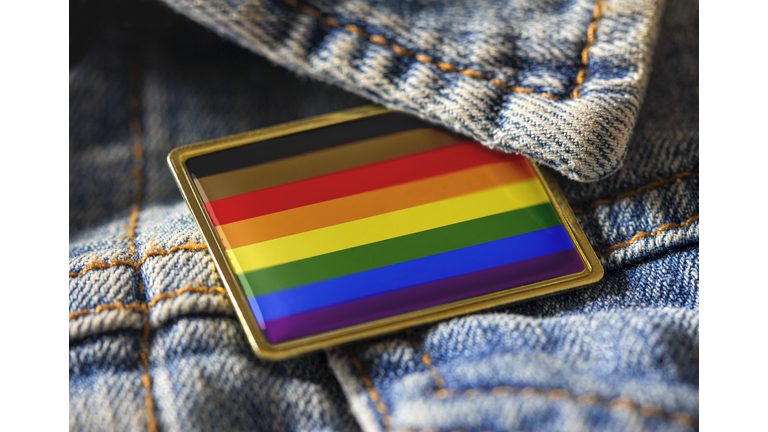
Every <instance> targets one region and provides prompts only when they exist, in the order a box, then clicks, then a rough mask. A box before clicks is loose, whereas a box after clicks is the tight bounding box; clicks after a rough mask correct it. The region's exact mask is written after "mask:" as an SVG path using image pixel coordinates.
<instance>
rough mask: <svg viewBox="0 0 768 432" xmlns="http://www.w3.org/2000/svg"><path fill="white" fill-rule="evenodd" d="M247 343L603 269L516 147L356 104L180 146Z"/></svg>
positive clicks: (195, 207)
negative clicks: (496, 146) (509, 150)
mask: <svg viewBox="0 0 768 432" xmlns="http://www.w3.org/2000/svg"><path fill="white" fill-rule="evenodd" d="M168 159H169V164H170V166H171V169H172V171H173V172H174V175H175V177H176V180H177V183H178V184H179V187H180V189H181V191H182V194H183V195H184V197H185V199H186V200H187V203H188V205H189V207H190V209H191V210H192V212H193V214H194V216H195V219H196V221H197V223H198V225H199V227H200V229H201V231H202V233H203V236H204V237H205V239H206V241H207V242H208V245H209V249H210V251H211V253H212V255H213V256H214V259H215V261H216V264H217V266H218V270H219V273H220V274H221V276H222V278H223V280H224V281H225V283H226V285H227V289H228V291H229V294H230V298H231V299H232V301H233V303H234V305H235V307H236V308H237V309H238V311H239V314H238V315H239V316H240V318H241V321H242V322H243V325H244V327H245V329H246V332H247V333H248V334H249V336H250V339H251V342H252V344H253V345H254V349H255V350H256V352H257V353H258V354H260V355H261V356H263V357H265V358H270V359H278V358H285V357H288V356H291V355H296V354H299V353H303V352H306V351H310V350H314V349H319V348H327V347H329V346H333V345H335V344H338V343H342V342H346V341H350V340H355V339H359V338H363V337H369V336H373V335H377V334H382V333H386V332H390V331H394V330H398V329H402V328H405V327H408V326H412V325H416V324H419V323H423V322H429V321H434V320H436V319H441V318H445V317H448V316H453V315H457V314H461V313H467V312H470V311H475V310H480V309H484V308H488V307H492V306H496V305H500V304H505V303H510V302H513V301H518V300H523V299H528V298H532V297H536V296H540V295H547V294H551V293H553V292H557V291H561V290H566V289H571V288H575V287H577V286H583V285H586V284H589V283H593V282H595V281H597V280H599V279H600V278H601V277H602V274H603V271H602V267H601V266H600V263H599V261H598V260H597V258H596V256H595V254H594V251H593V250H592V248H591V247H590V245H589V243H588V242H587V241H586V239H585V238H584V235H583V233H582V232H581V229H580V228H579V226H578V224H577V223H576V221H575V219H574V218H573V215H572V213H571V211H570V209H569V208H567V204H564V203H565V200H564V199H562V197H561V196H560V195H559V191H558V190H557V189H556V187H553V186H551V185H550V184H548V183H547V182H546V181H545V180H544V179H543V178H542V175H541V174H540V172H539V170H538V169H537V168H536V167H535V166H534V165H533V164H531V162H530V161H529V160H528V159H527V158H525V157H523V156H520V155H512V154H506V153H502V152H498V151H494V150H490V149H488V148H486V147H483V146H482V145H480V144H478V143H475V142H472V141H470V140H467V139H465V138H462V137H460V136H457V135H455V134H452V133H450V132H447V131H445V130H442V129H439V128H436V127H434V126H432V125H429V124H427V123H424V122H422V121H420V120H418V119H416V118H414V117H411V116H407V115H405V114H401V113H395V112H391V111H387V110H384V109H381V108H378V107H363V108H358V109H355V110H350V111H346V112H342V113H335V114H331V115H326V116H321V117H316V118H313V119H308V120H304V121H301V122H295V123H290V124H287V125H281V126H277V127H272V128H268V129H263V130H260V131H256V132H250V133H246V134H243V135H238V136H235V137H229V138H224V139H219V140H214V141H210V142H205V143H200V144H195V145H192V146H187V147H183V148H179V149H176V150H174V151H173V152H171V154H170V155H169V158H168Z"/></svg>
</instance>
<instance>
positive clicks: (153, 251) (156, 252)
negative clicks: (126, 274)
mask: <svg viewBox="0 0 768 432" xmlns="http://www.w3.org/2000/svg"><path fill="white" fill-rule="evenodd" d="M154 242H155V239H152V240H151V241H150V243H149V250H148V251H147V252H146V253H145V254H144V256H142V258H141V259H140V260H139V261H138V262H134V261H125V260H120V259H115V260H112V262H110V263H109V264H107V263H105V262H104V261H102V260H99V259H97V260H94V262H93V263H91V264H90V265H88V266H87V267H85V268H83V269H82V270H80V271H79V272H69V277H78V276H82V275H84V274H86V273H88V272H89V271H91V270H101V269H108V268H111V267H120V266H126V267H132V268H133V269H134V270H136V271H139V269H140V268H141V265H142V264H144V261H146V260H147V259H148V258H150V257H153V256H166V255H170V254H172V253H174V252H178V251H182V250H188V251H196V250H202V249H205V248H206V247H208V246H207V245H206V244H205V243H193V242H192V241H190V242H189V243H187V244H183V245H180V246H174V247H172V248H170V249H168V250H167V251H166V250H163V249H160V248H158V247H156V246H154Z"/></svg>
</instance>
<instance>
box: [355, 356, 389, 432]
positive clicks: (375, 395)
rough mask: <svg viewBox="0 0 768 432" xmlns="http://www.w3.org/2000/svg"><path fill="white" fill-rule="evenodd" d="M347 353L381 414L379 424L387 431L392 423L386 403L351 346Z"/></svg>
mask: <svg viewBox="0 0 768 432" xmlns="http://www.w3.org/2000/svg"><path fill="white" fill-rule="evenodd" d="M348 354H349V360H350V361H351V362H352V365H354V366H355V369H357V372H358V373H359V374H360V379H361V380H362V381H363V384H365V388H366V389H368V395H369V396H370V397H371V399H372V400H373V402H374V405H375V406H376V411H378V412H379V414H380V415H381V425H382V426H384V430H385V431H389V430H390V429H389V426H390V425H391V424H392V419H391V417H390V415H389V408H387V405H386V404H384V401H383V400H382V399H381V394H379V392H378V391H376V388H375V387H374V386H373V382H372V381H371V379H370V378H369V377H368V374H366V373H365V369H363V365H362V364H361V363H360V359H358V357H357V355H356V354H355V352H354V351H353V350H352V347H350V348H349V353H348Z"/></svg>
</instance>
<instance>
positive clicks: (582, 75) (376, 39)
mask: <svg viewBox="0 0 768 432" xmlns="http://www.w3.org/2000/svg"><path fill="white" fill-rule="evenodd" d="M281 1H282V2H283V3H285V4H287V5H288V6H290V7H293V8H295V9H297V10H300V11H302V12H304V13H306V14H308V15H311V16H312V17H314V18H315V19H317V20H318V21H320V22H321V23H323V24H325V25H327V26H329V27H334V28H343V29H345V30H347V31H348V32H350V33H353V34H356V35H358V36H360V37H363V38H367V39H368V40H370V41H371V42H373V43H375V44H378V45H381V46H385V47H387V48H389V49H391V50H392V51H394V52H395V54H397V55H399V56H401V57H407V58H413V59H415V60H416V61H418V62H421V63H429V64H434V65H435V66H436V67H437V68H438V69H440V70H441V71H443V72H452V73H458V74H459V75H464V76H468V77H472V78H477V79H481V80H485V81H488V82H490V83H491V84H493V85H495V86H498V87H501V88H503V89H505V90H509V91H511V92H513V93H531V94H538V95H541V96H544V97H546V98H548V99H554V100H559V99H560V98H558V97H557V96H555V95H552V94H549V93H545V92H536V91H535V90H533V89H529V88H525V87H519V86H515V85H509V84H507V83H505V82H503V81H501V80H498V79H495V78H490V77H489V76H487V75H486V74H484V73H482V72H479V71H476V70H473V69H460V68H457V67H456V66H454V65H452V64H450V63H446V62H441V61H435V60H434V59H433V58H432V57H430V56H428V55H426V54H419V53H414V52H413V51H410V50H408V49H406V48H403V47H402V46H400V45H397V44H395V43H392V42H390V41H388V40H387V39H386V38H385V37H383V36H381V35H372V34H370V33H368V32H366V31H365V30H363V29H361V28H360V27H358V26H356V25H354V24H341V23H340V22H339V21H338V20H337V19H335V18H332V17H329V16H327V15H325V14H323V13H322V12H320V11H319V10H317V9H315V8H313V7H311V6H308V5H305V4H300V3H299V2H298V1H297V0H281ZM603 1H604V0H597V1H595V6H594V8H593V10H592V21H591V22H590V24H589V27H588V28H587V43H586V45H584V49H583V50H582V51H581V56H580V62H579V64H580V67H579V72H578V73H577V75H576V84H575V86H574V88H573V91H572V92H571V94H570V98H571V99H575V98H578V97H579V96H581V88H582V86H583V85H584V82H585V81H586V79H587V67H588V66H589V49H590V48H591V47H592V45H594V43H595V37H596V35H597V25H598V22H599V21H600V19H601V18H602V7H603Z"/></svg>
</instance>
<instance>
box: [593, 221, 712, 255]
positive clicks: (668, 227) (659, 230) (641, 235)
mask: <svg viewBox="0 0 768 432" xmlns="http://www.w3.org/2000/svg"><path fill="white" fill-rule="evenodd" d="M698 220H699V215H696V216H693V217H691V218H690V219H688V220H687V221H685V222H683V223H682V224H677V223H668V224H664V225H662V226H660V227H658V228H656V230H654V231H653V232H652V233H648V232H645V231H641V232H639V233H637V234H635V235H633V236H632V238H630V239H629V240H625V241H623V242H619V243H616V244H615V245H613V246H611V247H609V248H608V249H606V250H604V251H602V252H600V253H599V255H608V254H610V253H611V252H613V251H615V250H617V249H624V248H627V247H629V246H631V245H632V244H633V243H635V242H636V241H638V240H640V239H644V238H648V237H656V236H657V235H659V234H661V233H663V232H664V231H669V230H671V229H680V228H687V227H689V226H690V225H691V224H692V223H694V222H696V221H698Z"/></svg>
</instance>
